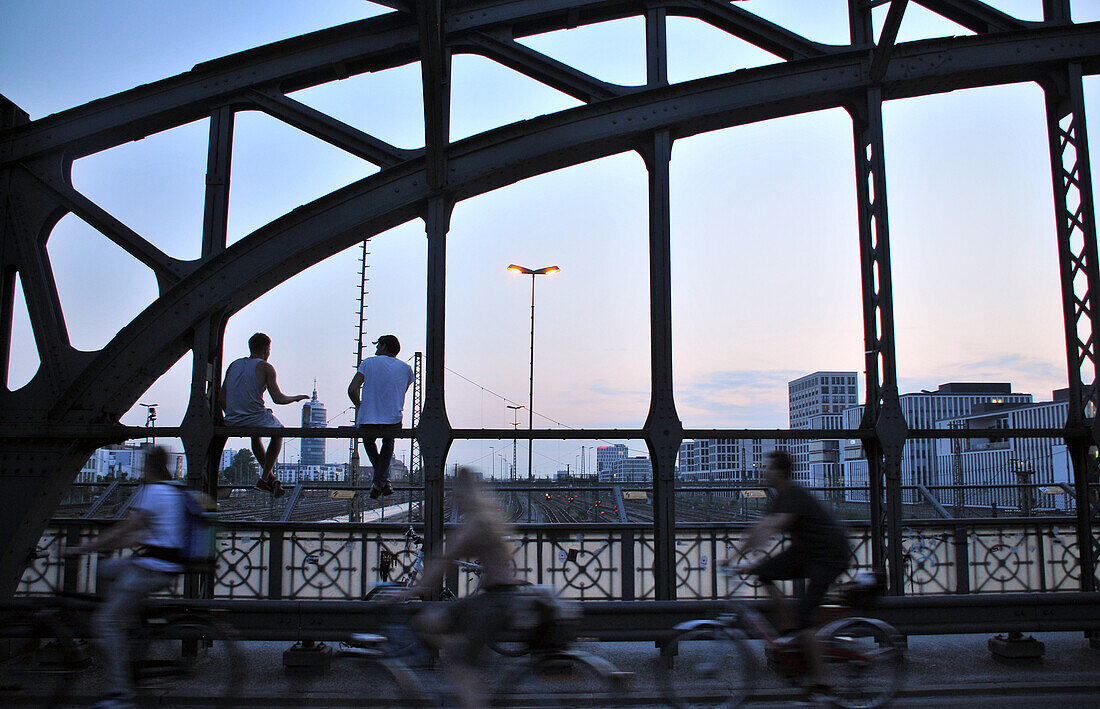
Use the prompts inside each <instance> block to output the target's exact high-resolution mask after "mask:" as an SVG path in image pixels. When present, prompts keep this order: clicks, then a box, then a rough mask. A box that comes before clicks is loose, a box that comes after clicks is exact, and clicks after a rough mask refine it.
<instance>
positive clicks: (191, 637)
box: [0, 592, 245, 707]
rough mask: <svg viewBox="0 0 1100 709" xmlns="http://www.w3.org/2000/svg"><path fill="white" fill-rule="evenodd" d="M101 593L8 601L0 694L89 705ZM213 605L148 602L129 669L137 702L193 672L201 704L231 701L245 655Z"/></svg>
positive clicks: (35, 703)
mask: <svg viewBox="0 0 1100 709" xmlns="http://www.w3.org/2000/svg"><path fill="white" fill-rule="evenodd" d="M101 602H102V601H101V599H100V597H99V596H96V595H91V594H80V593H67V592H63V593H59V594H58V595H56V596H52V597H50V598H48V599H45V602H44V603H43V602H41V601H38V600H37V599H20V600H18V601H15V602H11V603H9V604H7V606H6V607H5V609H4V614H3V620H2V621H0V638H4V639H7V640H8V641H9V642H10V643H11V645H12V646H13V652H12V653H11V656H10V657H8V658H7V659H6V660H4V661H3V662H0V690H2V691H0V700H9V701H11V702H15V703H17V705H18V706H30V707H76V706H87V705H88V704H89V703H90V702H91V701H93V700H94V698H95V694H96V693H97V690H98V689H99V682H100V679H101V678H100V677H99V676H98V673H94V672H90V671H89V670H90V668H92V667H93V665H94V662H93V660H94V657H95V653H94V652H93V651H92V648H91V646H90V643H89V640H90V639H91V638H92V637H93V632H92V629H91V619H92V614H93V613H94V611H95V610H96V608H97V607H98V606H99V604H100V603H101ZM217 616H218V614H217V613H216V612H212V611H206V610H196V609H190V608H176V607H173V606H162V605H157V604H147V605H146V606H145V607H144V608H143V609H142V614H141V618H140V622H139V623H138V625H137V626H136V628H135V631H134V636H133V638H132V652H131V656H132V657H133V658H135V659H134V661H133V675H134V680H135V686H136V688H137V692H138V697H137V703H138V704H139V706H152V705H155V704H157V703H159V700H160V698H159V697H157V696H153V690H154V689H156V690H160V689H164V688H166V687H170V686H171V685H172V683H173V682H178V681H186V680H188V679H190V678H193V677H194V676H196V675H200V676H202V677H203V678H204V680H207V681H205V682H204V683H203V686H204V687H206V688H208V689H210V690H211V693H210V694H209V695H208V696H204V697H202V698H201V701H202V703H203V704H212V705H214V706H225V707H232V706H237V704H238V697H239V692H240V687H241V685H242V680H243V679H244V675H245V667H244V660H243V658H242V655H241V651H240V647H239V645H238V642H237V636H236V633H235V632H234V631H233V630H232V628H231V627H230V626H229V625H228V624H227V623H226V622H224V621H223V620H222V619H221V618H218V617H217Z"/></svg>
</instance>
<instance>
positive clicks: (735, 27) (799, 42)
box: [670, 0, 828, 60]
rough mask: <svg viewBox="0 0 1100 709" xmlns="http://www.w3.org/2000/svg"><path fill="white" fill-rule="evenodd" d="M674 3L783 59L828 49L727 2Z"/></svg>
mask: <svg viewBox="0 0 1100 709" xmlns="http://www.w3.org/2000/svg"><path fill="white" fill-rule="evenodd" d="M673 7H676V8H680V7H682V8H684V9H685V13H684V14H687V15H690V16H693V17H696V18H697V19H700V20H702V21H703V22H706V23H707V24H710V25H713V26H714V27H717V28H718V29H720V30H723V31H725V32H729V33H730V34H732V35H734V36H736V37H739V38H741V39H743V40H745V41H746V42H748V43H750V44H752V45H754V46H756V47H760V48H761V49H763V50H764V51H766V52H771V53H772V54H774V55H776V56H777V57H782V58H783V59H787V60H790V59H806V58H809V57H820V56H823V55H825V54H827V53H828V48H827V47H826V46H825V45H822V44H818V43H817V42H812V41H810V40H808V39H806V38H805V37H803V36H801V35H798V34H795V33H794V32H791V31H790V30H788V29H784V28H783V27H780V26H779V25H776V24H773V23H771V22H768V21H767V20H765V19H763V18H761V17H759V16H757V15H754V14H753V13H751V12H748V11H747V10H742V9H741V8H739V7H734V6H733V5H730V4H729V3H728V2H719V1H718V0H687V2H684V3H682V4H680V3H676V4H675V5H674V6H673ZM670 9H671V8H670Z"/></svg>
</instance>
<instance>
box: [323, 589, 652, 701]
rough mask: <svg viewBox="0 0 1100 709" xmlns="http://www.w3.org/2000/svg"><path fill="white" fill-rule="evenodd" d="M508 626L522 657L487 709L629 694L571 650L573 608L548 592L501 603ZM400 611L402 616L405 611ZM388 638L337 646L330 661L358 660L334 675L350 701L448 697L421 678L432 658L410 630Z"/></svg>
mask: <svg viewBox="0 0 1100 709" xmlns="http://www.w3.org/2000/svg"><path fill="white" fill-rule="evenodd" d="M507 599H508V600H507V604H508V606H510V607H509V608H508V611H507V613H506V614H507V615H508V616H510V617H513V618H515V619H516V622H514V623H512V624H510V627H511V628H513V630H512V631H510V632H512V633H513V634H516V635H517V637H519V639H521V640H522V642H523V644H524V645H525V646H526V647H527V648H528V649H529V652H528V653H527V654H525V655H524V656H522V657H521V658H519V659H517V660H514V661H509V660H498V661H497V662H506V663H509V665H508V666H505V667H503V668H495V669H498V671H499V675H500V677H501V678H502V679H501V681H500V682H499V684H498V685H497V686H496V688H495V689H494V691H493V692H492V696H491V697H490V705H491V706H494V707H512V708H515V709H527V708H529V707H540V708H541V707H558V708H564V707H580V706H585V707H592V706H601V707H609V708H613V707H616V706H620V705H619V704H618V702H619V701H620V700H621V699H623V698H624V697H625V696H627V695H628V694H629V684H630V678H631V677H632V675H631V674H630V673H628V672H621V671H619V670H618V669H617V668H615V667H614V665H612V664H611V663H610V662H608V661H607V660H605V659H603V658H601V657H599V656H596V655H593V654H591V653H588V652H585V651H584V650H580V649H577V648H574V647H572V643H573V640H574V638H575V636H576V626H577V623H576V621H577V615H578V613H577V612H576V609H575V607H574V606H572V605H570V604H565V603H562V602H561V601H560V600H558V599H557V598H556V597H555V596H554V595H553V593H552V591H550V590H549V589H545V588H541V587H536V586H528V587H523V588H521V589H520V590H518V591H516V592H515V593H514V594H510V595H509V596H508V597H507ZM405 612H408V609H405ZM388 630H389V632H388V633H385V632H384V633H355V634H352V635H351V636H349V637H348V639H347V641H346V642H343V643H340V644H339V645H338V646H337V648H336V651H335V653H334V662H339V661H348V660H350V661H353V662H354V661H358V662H359V667H358V668H357V669H355V670H352V671H350V672H344V673H342V676H343V677H349V676H353V677H354V678H355V679H356V680H357V682H356V685H357V686H356V687H355V689H354V690H353V691H354V693H355V695H356V696H359V697H369V698H370V701H371V703H372V704H374V703H377V704H379V705H382V706H393V707H423V706H439V705H440V700H441V699H445V698H446V697H447V695H448V694H449V691H448V689H447V681H446V680H445V679H442V678H441V677H440V676H439V675H438V674H436V673H433V672H429V671H428V670H429V669H430V668H431V667H432V665H433V662H432V656H431V653H430V651H428V650H427V649H426V648H425V647H424V646H422V645H421V644H420V643H419V640H418V639H416V638H415V637H413V636H412V631H411V630H409V629H408V628H407V627H405V626H402V625H394V626H391V627H390V628H389V629H388Z"/></svg>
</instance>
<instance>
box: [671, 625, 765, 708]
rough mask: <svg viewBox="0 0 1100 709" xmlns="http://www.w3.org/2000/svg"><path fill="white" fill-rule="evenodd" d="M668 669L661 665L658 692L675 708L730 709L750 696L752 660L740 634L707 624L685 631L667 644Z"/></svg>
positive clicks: (745, 641)
mask: <svg viewBox="0 0 1100 709" xmlns="http://www.w3.org/2000/svg"><path fill="white" fill-rule="evenodd" d="M670 642H671V643H672V649H673V651H674V652H675V653H676V656H675V658H674V661H673V663H672V666H671V667H670V666H668V665H667V664H665V663H661V664H660V665H659V667H660V673H659V675H658V680H659V682H660V685H661V692H662V693H663V694H664V696H665V698H666V699H667V700H668V702H669V704H671V705H672V706H674V707H677V709H702V708H703V707H706V708H707V709H732V708H733V707H737V706H740V705H741V704H742V702H744V701H745V699H747V698H748V697H749V695H750V694H752V691H753V686H754V683H755V677H756V661H755V659H754V658H753V654H752V652H751V648H750V646H749V643H748V641H747V640H745V636H744V635H743V634H742V633H741V631H739V630H736V629H730V628H727V627H725V626H723V625H718V624H717V623H714V624H707V625H699V626H696V627H693V628H685V629H684V630H681V631H680V632H679V633H678V634H676V635H674V636H673V637H672V639H671V641H670Z"/></svg>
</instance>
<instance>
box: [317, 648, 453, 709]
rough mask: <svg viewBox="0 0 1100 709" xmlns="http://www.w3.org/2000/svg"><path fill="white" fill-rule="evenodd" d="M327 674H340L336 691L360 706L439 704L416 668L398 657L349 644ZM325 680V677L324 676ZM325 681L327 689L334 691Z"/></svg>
mask: <svg viewBox="0 0 1100 709" xmlns="http://www.w3.org/2000/svg"><path fill="white" fill-rule="evenodd" d="M327 676H328V677H334V676H335V677H339V678H340V681H339V683H338V685H337V689H336V690H335V691H337V692H339V693H340V694H342V695H343V694H346V696H347V698H348V699H351V700H355V702H356V703H357V704H358V705H360V706H369V707H402V708H404V707H430V706H436V704H435V703H434V702H433V701H432V700H431V699H430V696H431V693H430V692H429V691H427V688H426V687H425V686H423V685H422V683H421V682H420V681H419V680H418V678H417V675H416V672H415V671H414V670H413V669H411V668H410V667H409V666H408V665H406V664H405V663H404V662H402V661H401V660H399V659H394V658H389V657H386V656H385V655H382V654H379V653H376V652H373V651H369V650H368V651H364V650H362V649H361V648H356V647H348V649H346V650H344V651H338V652H337V653H336V656H335V657H334V658H333V661H332V666H331V667H330V668H329V671H328V673H327ZM320 681H321V682H325V681H326V680H325V679H323V678H322V679H321V680H320ZM333 691H334V690H333V689H332V687H331V686H329V685H327V684H326V692H329V693H331V692H333Z"/></svg>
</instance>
